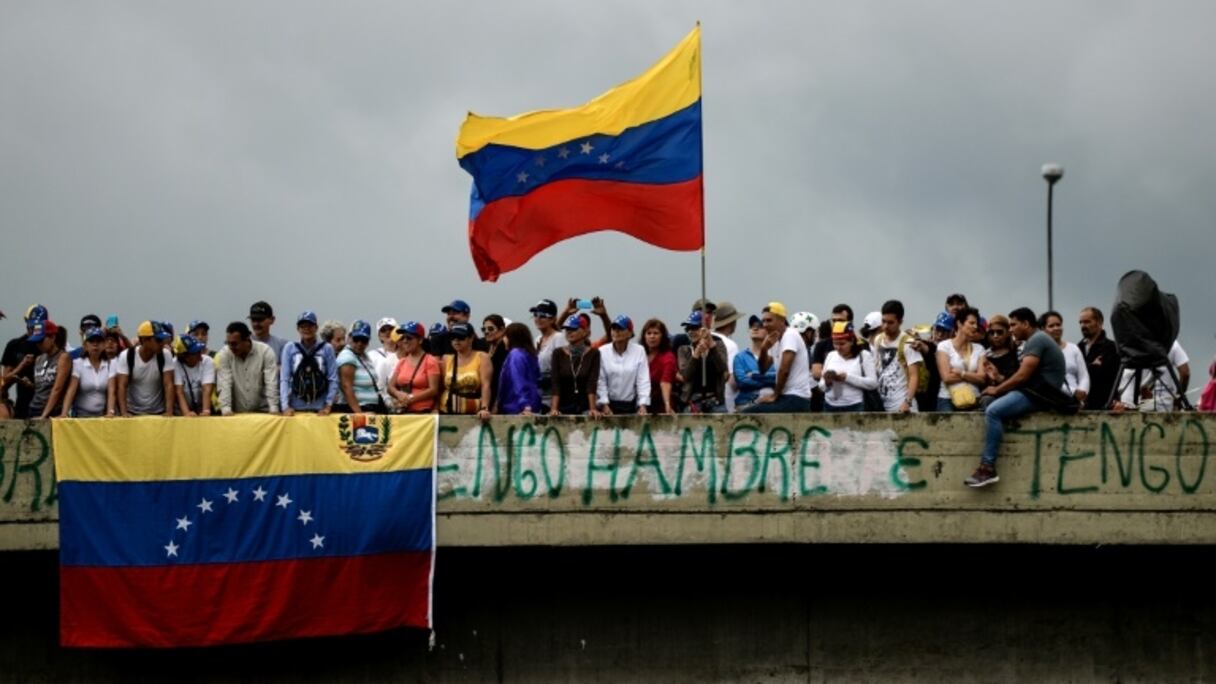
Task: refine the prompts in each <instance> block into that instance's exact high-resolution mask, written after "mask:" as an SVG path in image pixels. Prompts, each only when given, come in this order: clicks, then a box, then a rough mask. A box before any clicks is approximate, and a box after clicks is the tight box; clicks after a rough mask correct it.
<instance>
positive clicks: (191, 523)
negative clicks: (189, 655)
mask: <svg viewBox="0 0 1216 684" xmlns="http://www.w3.org/2000/svg"><path fill="white" fill-rule="evenodd" d="M435 421H436V419H435V417H434V416H391V417H390V416H362V415H355V416H331V417H329V418H317V417H315V416H306V417H303V418H281V417H278V416H267V415H242V416H234V417H231V418H224V419H222V420H220V419H211V420H174V419H165V418H159V417H144V418H133V419H123V420H84V419H82V420H71V419H67V420H63V421H56V422H55V432H54V435H55V470H56V475H57V477H58V483H59V485H58V486H59V490H58V492H59V510H60V514H59V558H60V571H59V582H60V602H59V603H60V641H61V643H62V645H64V646H75V647H109V648H113V647H178V646H208V645H213V644H231V643H241V642H250V641H265V640H270V639H289V638H298V637H312V636H322V635H329V634H354V633H361V632H374V631H379V630H385V629H391V628H394V627H402V626H412V627H424V628H425V627H429V626H430V624H431V576H432V567H433V561H434V549H435V485H434V467H435V465H434V464H435V429H436V422H435Z"/></svg>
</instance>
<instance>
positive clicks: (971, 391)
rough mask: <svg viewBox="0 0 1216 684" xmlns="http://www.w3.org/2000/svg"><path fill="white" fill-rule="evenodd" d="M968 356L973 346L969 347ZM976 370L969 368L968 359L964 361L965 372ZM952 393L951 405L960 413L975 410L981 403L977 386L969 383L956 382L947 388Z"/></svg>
mask: <svg viewBox="0 0 1216 684" xmlns="http://www.w3.org/2000/svg"><path fill="white" fill-rule="evenodd" d="M967 352H968V354H967V356H970V355H971V354H970V352H971V345H967ZM973 370H974V369H971V368H968V367H967V359H965V358H964V359H963V372H964V373H970V372H972V371H973ZM947 389H948V390H949V392H950V403H951V404H954V408H956V409H958V410H960V411H966V410H969V409H973V408H975V405H976V404H978V403H979V402H980V395H979V392H976V391H975V385H972V384H971V383H969V382H966V381H964V382H956V383H954V384H953V385H951V386H950V387H948V388H947Z"/></svg>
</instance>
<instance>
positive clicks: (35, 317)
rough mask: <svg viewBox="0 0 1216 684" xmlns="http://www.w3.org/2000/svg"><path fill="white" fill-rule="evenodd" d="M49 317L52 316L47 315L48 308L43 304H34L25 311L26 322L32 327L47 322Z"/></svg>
mask: <svg viewBox="0 0 1216 684" xmlns="http://www.w3.org/2000/svg"><path fill="white" fill-rule="evenodd" d="M48 316H50V314H49V313H47V310H46V307H45V306H43V305H41V304H32V305H30V308H28V309H26V310H25V322H26V323H28V324H31V325H32V324H34V323H37V322H38V321H45V320H46V319H47V317H48Z"/></svg>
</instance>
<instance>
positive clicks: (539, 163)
mask: <svg viewBox="0 0 1216 684" xmlns="http://www.w3.org/2000/svg"><path fill="white" fill-rule="evenodd" d="M536 165H537V166H544V165H545V156H544V155H543V154H542V155H541V156H539V157H537V158H536Z"/></svg>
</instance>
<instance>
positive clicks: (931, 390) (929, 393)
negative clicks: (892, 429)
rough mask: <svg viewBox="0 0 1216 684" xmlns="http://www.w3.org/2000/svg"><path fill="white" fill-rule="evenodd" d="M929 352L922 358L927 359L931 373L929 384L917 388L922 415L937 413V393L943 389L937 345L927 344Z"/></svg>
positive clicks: (917, 405)
mask: <svg viewBox="0 0 1216 684" xmlns="http://www.w3.org/2000/svg"><path fill="white" fill-rule="evenodd" d="M925 344H926V345H928V347H929V348H928V350H926V351H925V352H923V353H922V354H921V356H923V357H924V358H925V370H926V371H928V373H929V382H927V383H925V386H924V387H917V388H916V408H917V410H918V411H920V412H921V413H933V412H934V411H937V393H938V391H939V390H941V388H942V374H941V372H940V371H939V370H938V369H937V345H936V344H935V343H933V342H925Z"/></svg>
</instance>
